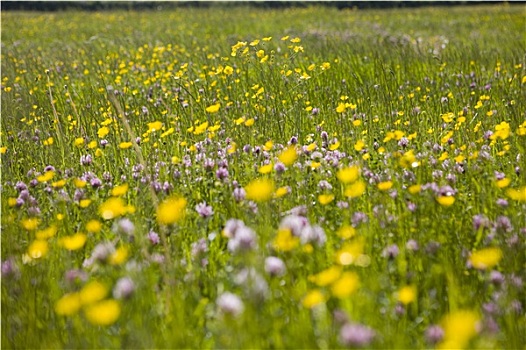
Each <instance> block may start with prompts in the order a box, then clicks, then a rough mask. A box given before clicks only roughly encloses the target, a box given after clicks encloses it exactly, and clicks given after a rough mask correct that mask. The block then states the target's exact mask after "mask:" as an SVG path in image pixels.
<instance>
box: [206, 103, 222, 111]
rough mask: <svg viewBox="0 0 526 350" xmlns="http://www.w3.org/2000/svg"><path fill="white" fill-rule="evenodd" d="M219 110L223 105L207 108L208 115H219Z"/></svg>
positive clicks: (217, 104) (218, 104)
mask: <svg viewBox="0 0 526 350" xmlns="http://www.w3.org/2000/svg"><path fill="white" fill-rule="evenodd" d="M219 108H221V104H220V103H216V104H214V105H211V106H208V107H206V109H205V110H206V111H207V112H208V113H217V112H218V111H219Z"/></svg>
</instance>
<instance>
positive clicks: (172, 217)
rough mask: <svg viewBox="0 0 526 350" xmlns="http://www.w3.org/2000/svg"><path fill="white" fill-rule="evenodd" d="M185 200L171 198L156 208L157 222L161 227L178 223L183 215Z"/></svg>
mask: <svg viewBox="0 0 526 350" xmlns="http://www.w3.org/2000/svg"><path fill="white" fill-rule="evenodd" d="M185 207H186V199H184V198H181V197H171V198H168V199H167V200H165V201H164V202H162V203H161V204H159V206H158V207H157V221H158V222H159V223H160V224H162V225H171V224H175V223H177V222H179V221H180V220H181V219H182V218H183V217H184V213H185Z"/></svg>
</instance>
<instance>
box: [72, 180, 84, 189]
mask: <svg viewBox="0 0 526 350" xmlns="http://www.w3.org/2000/svg"><path fill="white" fill-rule="evenodd" d="M73 184H74V185H75V187H76V188H84V187H86V185H87V181H84V180H81V179H79V178H75V179H74V180H73Z"/></svg>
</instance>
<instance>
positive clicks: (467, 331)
mask: <svg viewBox="0 0 526 350" xmlns="http://www.w3.org/2000/svg"><path fill="white" fill-rule="evenodd" d="M479 321H480V317H479V315H478V314H477V313H475V312H474V311H467V310H458V311H454V312H452V313H451V314H449V315H447V316H445V317H444V318H443V319H442V322H441V324H442V328H443V329H444V340H443V341H442V342H441V343H440V344H438V348H440V349H448V348H449V349H453V348H455V349H463V348H466V347H467V346H468V345H469V341H470V340H471V338H473V337H474V336H475V335H476V334H477V333H478V323H479Z"/></svg>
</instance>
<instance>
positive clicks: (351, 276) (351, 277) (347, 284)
mask: <svg viewBox="0 0 526 350" xmlns="http://www.w3.org/2000/svg"><path fill="white" fill-rule="evenodd" d="M359 286H360V278H359V277H358V275H357V274H356V273H355V272H344V273H343V274H342V276H341V277H340V278H339V279H338V280H337V281H336V282H334V283H333V284H332V286H331V293H332V295H334V296H335V297H336V298H339V299H345V298H347V297H349V296H350V295H351V294H353V293H354V292H355V291H356V290H357V289H358V287H359Z"/></svg>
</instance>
